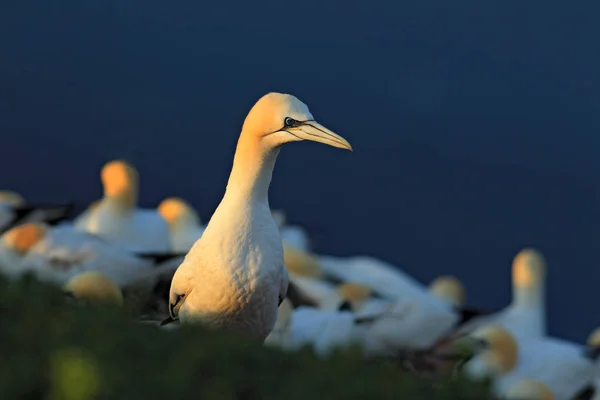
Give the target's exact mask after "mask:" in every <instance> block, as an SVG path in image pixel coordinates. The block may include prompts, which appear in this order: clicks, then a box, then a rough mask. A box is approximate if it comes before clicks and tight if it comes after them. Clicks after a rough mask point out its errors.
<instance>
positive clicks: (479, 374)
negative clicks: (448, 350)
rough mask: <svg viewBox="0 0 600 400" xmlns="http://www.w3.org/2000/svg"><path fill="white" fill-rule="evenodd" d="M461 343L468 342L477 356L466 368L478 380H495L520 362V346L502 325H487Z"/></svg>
mask: <svg viewBox="0 0 600 400" xmlns="http://www.w3.org/2000/svg"><path fill="white" fill-rule="evenodd" d="M459 340H460V341H463V342H464V341H467V342H470V343H471V346H472V347H473V349H474V350H475V351H474V353H475V354H476V356H475V357H473V359H471V360H470V361H469V362H468V363H467V364H466V366H465V369H466V371H467V373H468V374H469V375H470V376H471V377H473V378H476V379H485V378H494V377H497V376H501V375H503V374H506V373H509V372H510V371H512V370H513V369H514V368H515V367H516V365H517V362H518V355H519V352H518V345H517V341H516V340H515V338H514V336H513V335H512V334H511V333H510V332H509V331H507V330H506V329H504V328H503V327H502V326H500V325H486V326H483V327H481V328H479V329H476V330H475V331H474V332H472V333H471V334H469V335H468V336H466V337H465V338H463V339H459Z"/></svg>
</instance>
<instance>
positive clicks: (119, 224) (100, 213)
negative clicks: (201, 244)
mask: <svg viewBox="0 0 600 400" xmlns="http://www.w3.org/2000/svg"><path fill="white" fill-rule="evenodd" d="M101 179H102V185H103V187H104V197H103V198H102V199H101V200H99V201H97V202H94V203H92V205H91V206H90V207H89V208H88V209H87V210H86V211H84V213H83V214H82V215H80V216H79V217H78V218H77V219H76V220H75V224H74V225H75V227H76V228H77V229H80V230H83V231H86V232H90V233H94V234H96V235H98V236H102V237H104V238H108V239H111V240H114V241H117V242H119V243H121V244H122V245H123V247H125V248H127V249H128V250H131V251H135V252H156V253H158V252H169V251H170V249H171V239H170V236H169V227H168V225H167V221H165V220H164V218H163V217H162V216H160V215H159V214H158V212H157V211H156V210H154V209H143V208H137V201H138V172H137V170H136V169H135V168H134V167H133V165H131V164H129V163H127V162H125V161H122V160H115V161H111V162H108V163H106V165H104V167H103V168H102V172H101Z"/></svg>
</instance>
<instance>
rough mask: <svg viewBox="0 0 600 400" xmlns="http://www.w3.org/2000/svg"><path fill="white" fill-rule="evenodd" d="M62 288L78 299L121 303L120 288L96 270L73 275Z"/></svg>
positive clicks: (121, 294)
mask: <svg viewBox="0 0 600 400" xmlns="http://www.w3.org/2000/svg"><path fill="white" fill-rule="evenodd" d="M63 290H65V291H66V292H67V293H69V294H71V295H73V297H75V298H76V299H79V300H89V301H92V302H107V303H113V304H116V305H123V293H122V292H121V289H120V288H119V287H118V286H117V285H116V284H115V283H114V282H113V281H112V280H110V279H109V278H108V277H107V276H106V275H104V274H102V273H100V272H98V271H88V272H84V273H82V274H78V275H75V276H74V277H73V278H71V279H70V280H69V281H68V282H67V283H66V284H65V285H64V286H63Z"/></svg>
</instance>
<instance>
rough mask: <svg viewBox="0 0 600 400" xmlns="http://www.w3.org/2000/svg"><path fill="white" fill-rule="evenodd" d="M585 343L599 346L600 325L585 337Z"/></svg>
mask: <svg viewBox="0 0 600 400" xmlns="http://www.w3.org/2000/svg"><path fill="white" fill-rule="evenodd" d="M587 345H588V346H590V347H600V327H598V328H596V329H594V330H593V331H592V333H590V335H589V336H588V338H587Z"/></svg>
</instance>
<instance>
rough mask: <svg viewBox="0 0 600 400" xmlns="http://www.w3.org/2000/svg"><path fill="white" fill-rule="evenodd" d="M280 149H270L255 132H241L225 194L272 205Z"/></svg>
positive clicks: (229, 196)
mask: <svg viewBox="0 0 600 400" xmlns="http://www.w3.org/2000/svg"><path fill="white" fill-rule="evenodd" d="M278 154H279V148H270V147H267V146H265V145H264V144H263V143H261V141H260V138H257V137H256V136H254V135H245V134H244V132H242V134H241V135H240V138H239V140H238V143H237V147H236V150H235V156H234V158H233V167H232V169H231V174H230V175H229V181H228V182H227V189H226V191H225V197H227V198H231V197H235V198H243V199H249V200H250V201H253V202H260V203H264V204H267V205H268V204H269V196H268V194H269V185H270V184H271V177H272V175H273V168H274V167H275V161H277V155H278Z"/></svg>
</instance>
